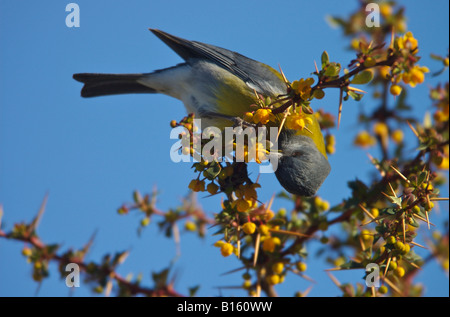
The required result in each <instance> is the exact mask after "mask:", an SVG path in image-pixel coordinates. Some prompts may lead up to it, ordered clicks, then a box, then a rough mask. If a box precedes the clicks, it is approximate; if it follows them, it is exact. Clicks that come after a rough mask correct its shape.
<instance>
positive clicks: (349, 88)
mask: <svg viewBox="0 0 450 317" xmlns="http://www.w3.org/2000/svg"><path fill="white" fill-rule="evenodd" d="M347 88H348V90H353V91H357V92H361V93H363V94H367V91H364V90H361V89H359V88H356V87H351V86H347Z"/></svg>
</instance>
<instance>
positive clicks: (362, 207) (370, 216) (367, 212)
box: [358, 204, 375, 219]
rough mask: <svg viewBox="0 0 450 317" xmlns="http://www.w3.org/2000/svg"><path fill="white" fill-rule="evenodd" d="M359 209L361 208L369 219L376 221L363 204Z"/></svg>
mask: <svg viewBox="0 0 450 317" xmlns="http://www.w3.org/2000/svg"><path fill="white" fill-rule="evenodd" d="M358 206H359V208H361V209H362V210H363V211H364V212H365V213H366V215H367V216H369V218H372V219H375V217H374V216H373V215H372V214H371V213H370V212H369V211H368V210H367V209H366V208H365V207H364V206H363V205H361V204H358Z"/></svg>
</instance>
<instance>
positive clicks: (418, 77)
mask: <svg viewBox="0 0 450 317" xmlns="http://www.w3.org/2000/svg"><path fill="white" fill-rule="evenodd" d="M411 80H412V81H413V82H414V83H416V84H421V83H423V81H424V80H425V75H424V73H422V72H421V71H420V70H418V69H417V68H413V69H412V70H411Z"/></svg>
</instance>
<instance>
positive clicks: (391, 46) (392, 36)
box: [389, 27, 395, 49]
mask: <svg viewBox="0 0 450 317" xmlns="http://www.w3.org/2000/svg"><path fill="white" fill-rule="evenodd" d="M394 34H395V32H394V27H392V29H391V42H390V43H389V48H392V49H393V48H394Z"/></svg>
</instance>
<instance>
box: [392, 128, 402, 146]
mask: <svg viewBox="0 0 450 317" xmlns="http://www.w3.org/2000/svg"><path fill="white" fill-rule="evenodd" d="M391 138H392V140H393V141H394V142H395V143H397V144H400V143H402V141H403V131H402V130H395V131H394V132H392V134H391Z"/></svg>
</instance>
